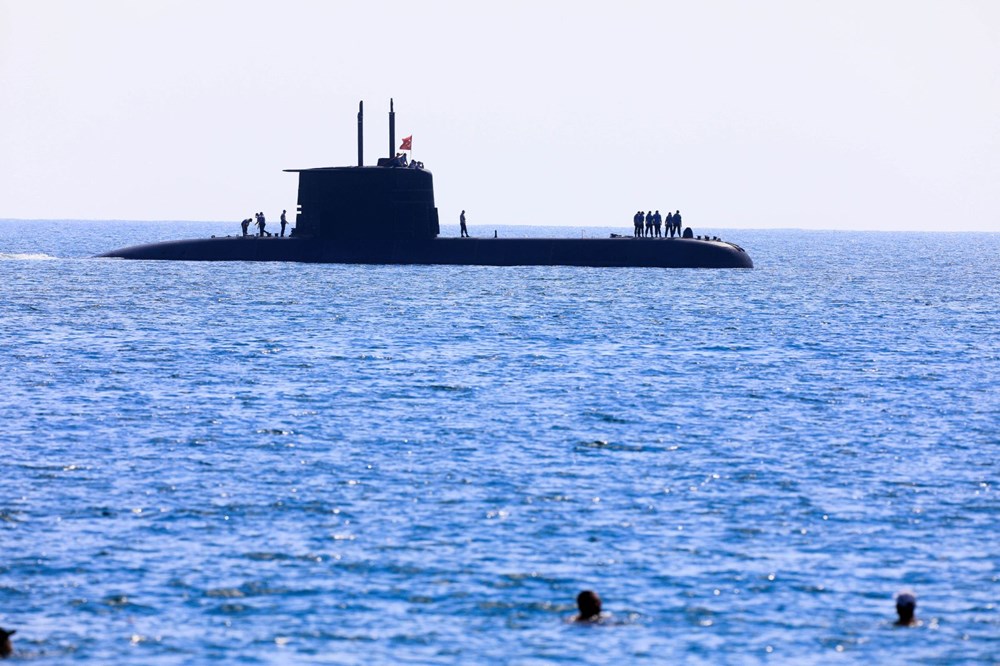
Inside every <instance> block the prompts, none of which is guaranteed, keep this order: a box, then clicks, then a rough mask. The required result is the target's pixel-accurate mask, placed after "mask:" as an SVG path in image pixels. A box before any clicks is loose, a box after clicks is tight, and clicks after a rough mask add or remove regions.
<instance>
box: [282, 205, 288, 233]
mask: <svg viewBox="0 0 1000 666" xmlns="http://www.w3.org/2000/svg"><path fill="white" fill-rule="evenodd" d="M287 212H288V211H287V210H283V211H281V237H282V238H284V237H285V227H287V226H288V220H287V219H286V218H285V213H287Z"/></svg>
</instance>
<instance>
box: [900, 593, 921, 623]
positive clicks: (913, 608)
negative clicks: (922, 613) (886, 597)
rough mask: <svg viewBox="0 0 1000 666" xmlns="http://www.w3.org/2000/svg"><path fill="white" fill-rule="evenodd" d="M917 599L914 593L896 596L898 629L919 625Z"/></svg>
mask: <svg viewBox="0 0 1000 666" xmlns="http://www.w3.org/2000/svg"><path fill="white" fill-rule="evenodd" d="M916 612H917V597H916V595H914V594H913V593H912V592H900V593H899V594H897V595H896V615H898V616H899V619H898V620H896V626H897V627H913V626H915V625H917V624H919V623H918V622H917V618H916V615H915V613H916Z"/></svg>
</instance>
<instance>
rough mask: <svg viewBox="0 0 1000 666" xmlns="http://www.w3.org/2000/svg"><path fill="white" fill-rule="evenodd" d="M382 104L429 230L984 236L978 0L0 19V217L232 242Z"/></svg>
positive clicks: (431, 4) (158, 12)
mask: <svg viewBox="0 0 1000 666" xmlns="http://www.w3.org/2000/svg"><path fill="white" fill-rule="evenodd" d="M390 97H394V98H395V100H396V112H397V115H396V136H397V138H398V137H402V136H406V135H407V134H412V135H413V137H414V138H413V148H414V155H415V157H416V158H417V159H420V160H422V161H423V162H425V164H426V165H427V168H428V169H430V170H431V171H432V172H433V173H434V178H435V188H436V195H437V204H438V208H439V210H440V213H441V220H442V223H443V224H455V225H457V219H458V213H459V212H460V210H461V209H462V208H465V209H466V210H467V211H468V213H467V214H468V218H469V223H470V228H472V229H473V230H474V229H475V228H476V227H477V226H480V227H489V226H491V225H497V224H567V225H574V226H584V225H601V226H611V225H621V226H622V227H623V229H624V230H625V231H626V232H629V231H630V225H631V220H632V215H633V213H634V212H635V210H637V209H639V208H642V209H649V208H658V209H660V210H661V211H663V212H665V211H666V210H668V209H670V210H674V209H678V208H679V209H681V211H682V212H683V213H684V219H685V222H686V223H689V224H691V225H693V226H694V227H695V229H696V231H697V230H698V229H711V228H718V227H755V228H766V227H799V228H824V229H835V228H860V229H914V230H929V229H943V230H980V231H1000V185H998V184H1000V1H997V0H984V1H982V2H961V1H958V0H947V1H946V0H940V1H935V2H921V1H919V0H917V1H914V0H901V1H884V2H879V1H877V0H864V1H856V2H854V1H846V2H845V1H843V0H838V1H836V2H834V1H827V2H818V1H817V2H809V1H807V0H794V1H787V2H785V1H773V2H766V1H765V2H748V1H731V2H723V1H712V0H708V1H694V0H689V1H685V2H627V1H623V2H613V3H607V2H605V3H578V2H573V3H570V2H568V1H567V2H540V1H537V0H536V1H534V2H496V3H479V2H468V1H463V2H435V1H433V0H402V1H400V2H377V1H366V2H334V1H295V0H291V1H289V0H283V1H282V2H252V1H243V0H241V1H232V2H230V1H218V2H213V1H211V0H198V1H187V0H170V1H150V0H142V1H140V0H132V1H112V0H91V1H87V2H83V1H79V0H69V1H55V0H0V217H6V218H80V219H136V220H146V219H156V220H164V219H179V220H231V221H234V222H233V227H234V229H233V231H235V230H236V226H237V221H238V220H241V219H243V218H245V217H248V216H250V215H251V214H252V213H253V212H255V211H257V210H264V211H265V212H266V213H268V215H269V217H271V218H276V217H277V214H278V213H280V211H281V209H282V208H287V209H289V210H290V211H292V210H294V208H295V197H296V188H297V177H296V175H295V174H287V173H283V172H282V169H286V168H301V167H315V166H333V165H350V164H353V163H355V162H356V153H357V149H356V143H355V141H356V139H355V137H356V127H357V125H356V120H355V114H356V112H357V103H358V100H360V99H364V100H365V111H366V114H365V120H366V124H365V126H366V132H365V159H366V162H367V163H374V161H375V160H376V159H377V158H378V157H379V156H382V155H384V154H386V153H387V152H388V139H387V122H388V121H387V116H386V112H387V111H388V105H389V98H390Z"/></svg>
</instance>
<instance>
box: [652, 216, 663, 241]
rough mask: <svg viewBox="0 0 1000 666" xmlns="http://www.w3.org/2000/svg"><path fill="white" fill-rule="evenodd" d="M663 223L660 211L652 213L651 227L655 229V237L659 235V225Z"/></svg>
mask: <svg viewBox="0 0 1000 666" xmlns="http://www.w3.org/2000/svg"><path fill="white" fill-rule="evenodd" d="M661 224H663V216H662V215H660V211H656V212H655V213H653V229H655V230H656V237H657V238H659V237H660V225H661Z"/></svg>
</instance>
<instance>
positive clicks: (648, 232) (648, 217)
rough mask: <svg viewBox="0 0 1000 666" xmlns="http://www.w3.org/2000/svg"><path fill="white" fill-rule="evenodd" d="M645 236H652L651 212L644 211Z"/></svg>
mask: <svg viewBox="0 0 1000 666" xmlns="http://www.w3.org/2000/svg"><path fill="white" fill-rule="evenodd" d="M645 235H646V236H652V235H653V211H651V210H647V211H646V233H645Z"/></svg>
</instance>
